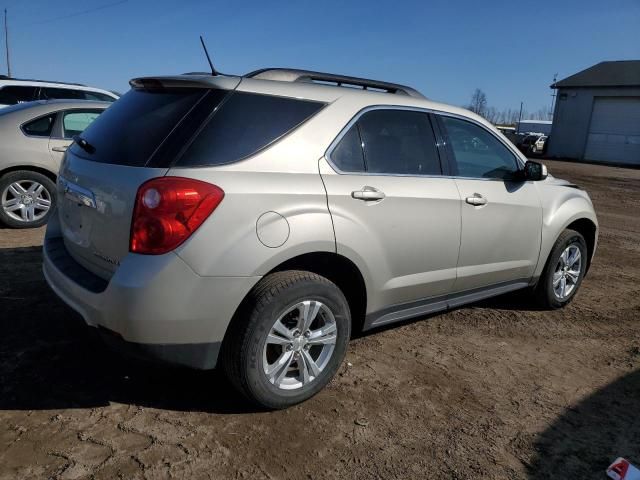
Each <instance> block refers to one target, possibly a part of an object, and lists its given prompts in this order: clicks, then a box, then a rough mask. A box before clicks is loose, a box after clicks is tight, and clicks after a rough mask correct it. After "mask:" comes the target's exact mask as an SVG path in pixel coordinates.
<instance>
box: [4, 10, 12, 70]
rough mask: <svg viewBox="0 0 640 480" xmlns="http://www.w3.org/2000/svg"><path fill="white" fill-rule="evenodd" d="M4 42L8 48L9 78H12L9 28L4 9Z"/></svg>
mask: <svg viewBox="0 0 640 480" xmlns="http://www.w3.org/2000/svg"><path fill="white" fill-rule="evenodd" d="M4 41H5V45H6V47H7V77H11V61H10V60H9V26H8V22H7V9H6V8H5V9H4Z"/></svg>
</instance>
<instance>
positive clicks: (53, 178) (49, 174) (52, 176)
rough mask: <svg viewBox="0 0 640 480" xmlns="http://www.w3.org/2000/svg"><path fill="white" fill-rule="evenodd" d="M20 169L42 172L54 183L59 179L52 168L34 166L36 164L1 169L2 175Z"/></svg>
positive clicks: (0, 174)
mask: <svg viewBox="0 0 640 480" xmlns="http://www.w3.org/2000/svg"><path fill="white" fill-rule="evenodd" d="M18 171H27V172H36V173H40V174H42V175H44V176H45V177H47V178H48V179H49V180H51V181H52V182H53V183H56V180H57V175H56V174H55V173H53V172H52V171H51V170H49V169H46V168H43V167H38V166H34V165H12V166H10V167H7V168H5V169H3V170H0V177H4V176H5V175H6V174H8V173H12V172H18Z"/></svg>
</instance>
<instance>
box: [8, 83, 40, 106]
mask: <svg viewBox="0 0 640 480" xmlns="http://www.w3.org/2000/svg"><path fill="white" fill-rule="evenodd" d="M35 95H36V87H19V86H13V85H10V86H8V87H3V88H0V105H15V104H16V103H23V102H30V101H31V100H34V99H35Z"/></svg>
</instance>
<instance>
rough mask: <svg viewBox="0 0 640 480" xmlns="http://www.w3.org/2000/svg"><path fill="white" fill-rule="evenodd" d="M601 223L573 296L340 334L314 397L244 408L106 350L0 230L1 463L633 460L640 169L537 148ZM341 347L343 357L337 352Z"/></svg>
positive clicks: (430, 470) (596, 463)
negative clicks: (580, 160) (566, 159)
mask: <svg viewBox="0 0 640 480" xmlns="http://www.w3.org/2000/svg"><path fill="white" fill-rule="evenodd" d="M547 165H548V166H549V169H550V171H551V172H552V173H553V174H555V175H556V176H558V177H561V178H567V179H570V180H572V181H574V182H576V183H578V184H579V185H581V186H582V187H584V188H586V189H587V190H588V191H589V193H590V194H591V197H592V199H593V201H594V203H595V206H596V210H597V212H598V218H599V220H600V223H601V233H600V245H599V247H598V251H597V254H596V259H595V262H594V264H593V266H592V268H591V271H590V273H589V275H588V277H587V278H586V279H585V281H584V283H583V286H582V289H581V291H580V293H579V294H578V296H577V297H576V299H575V301H574V302H573V303H572V304H571V305H570V306H568V307H567V308H566V309H564V310H561V311H554V312H548V311H538V310H536V309H535V307H534V306H532V305H531V304H529V303H528V302H527V300H526V298H523V297H522V295H510V296H506V297H500V298H497V299H493V300H491V301H485V302H482V303H480V304H475V305H472V306H469V307H465V308H460V309H458V310H455V311H452V312H448V313H446V314H441V315H435V316H432V317H429V318H427V319H423V320H421V321H416V322H411V323H407V324H404V325H401V326H398V327H396V328H390V329H387V330H384V331H377V332H374V333H372V334H369V335H366V336H364V337H361V338H357V339H354V340H353V341H352V342H351V345H350V348H349V351H348V353H347V359H346V362H345V364H344V366H343V367H342V369H341V371H340V373H339V375H338V376H337V378H336V379H335V380H334V381H333V382H332V383H331V385H330V386H329V387H328V388H327V389H326V390H325V391H323V392H322V393H320V394H319V395H318V396H317V397H315V398H313V399H312V400H310V401H308V402H306V403H305V404H303V405H299V406H297V407H294V408H291V409H289V410H286V411H280V412H269V413H265V412H256V411H253V410H252V409H251V407H250V406H248V405H247V404H246V403H245V402H243V401H242V400H241V399H239V398H238V397H236V396H235V395H234V394H233V393H232V392H231V391H230V387H229V385H228V384H227V383H226V381H225V380H224V379H223V378H222V376H221V375H219V374H218V373H216V372H210V373H198V372H184V371H174V370H168V369H162V368H154V369H150V368H146V367H142V366H139V365H135V364H131V363H130V362H126V361H123V360H121V359H119V358H117V357H114V356H113V355H112V354H110V353H109V352H108V351H105V350H104V349H103V348H102V346H101V345H100V344H99V343H98V342H97V341H96V340H95V339H94V338H93V336H92V335H91V332H90V331H89V329H87V328H85V327H83V326H82V325H80V324H79V322H78V318H77V316H76V315H75V314H74V313H73V312H72V311H71V310H70V309H69V308H67V307H66V306H65V305H63V304H62V303H61V302H60V301H58V300H57V298H56V297H55V296H54V295H53V294H52V293H51V292H50V291H49V289H48V287H47V286H46V284H45V282H44V280H43V277H42V273H41V269H40V268H41V267H40V262H41V255H40V245H41V243H42V236H43V233H44V232H43V230H42V229H39V230H32V231H14V230H6V229H0V327H1V330H0V332H1V333H0V479H14V478H56V479H57V478H59V479H72V478H96V479H113V478H127V479H133V478H174V477H175V478H193V479H196V478H257V479H260V478H269V479H284V478H292V479H293V478H295V479H301V478H309V479H311V478H318V479H320V478H322V479H324V478H362V479H369V478H403V479H406V478H473V479H477V478H490V479H494V478H495V479H498V478H500V479H502V478H513V479H529V478H530V479H543V478H554V477H555V478H560V477H561V478H580V479H586V478H594V479H602V478H605V475H604V469H605V468H606V466H607V465H608V464H609V463H610V462H611V461H612V460H614V459H615V458H616V457H617V456H626V457H627V458H629V459H630V460H631V461H632V462H635V463H636V464H640V415H639V412H640V335H639V332H640V282H639V278H640V255H639V253H640V213H639V212H640V171H638V170H629V169H619V168H611V167H603V166H593V165H581V164H572V163H562V162H554V161H548V162H547ZM347 362H348V363H347Z"/></svg>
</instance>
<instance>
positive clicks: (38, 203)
mask: <svg viewBox="0 0 640 480" xmlns="http://www.w3.org/2000/svg"><path fill="white" fill-rule="evenodd" d="M32 189H33V191H32ZM55 204H56V186H55V183H53V181H51V179H50V178H49V177H47V176H45V175H43V174H41V173H38V172H33V171H30V170H17V171H14V172H9V173H7V174H5V175H3V176H2V177H0V221H1V222H2V223H4V224H5V225H6V226H8V227H11V228H36V227H41V226H42V225H44V224H46V223H47V220H49V216H50V215H51V212H53V211H54V209H55Z"/></svg>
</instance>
